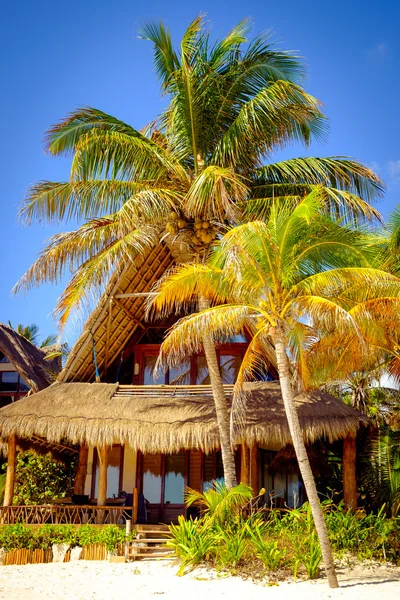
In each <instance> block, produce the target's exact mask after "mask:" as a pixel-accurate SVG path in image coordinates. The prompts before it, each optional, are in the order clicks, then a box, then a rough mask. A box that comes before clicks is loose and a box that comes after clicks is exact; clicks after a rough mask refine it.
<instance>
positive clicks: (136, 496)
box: [132, 487, 139, 525]
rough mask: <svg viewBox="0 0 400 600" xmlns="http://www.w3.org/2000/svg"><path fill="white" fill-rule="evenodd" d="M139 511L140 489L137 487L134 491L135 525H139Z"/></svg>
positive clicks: (133, 516) (133, 510) (133, 511)
mask: <svg viewBox="0 0 400 600" xmlns="http://www.w3.org/2000/svg"><path fill="white" fill-rule="evenodd" d="M138 510H139V494H138V489H137V488H136V487H135V488H134V489H133V509H132V518H133V524H134V525H136V523H137V518H138Z"/></svg>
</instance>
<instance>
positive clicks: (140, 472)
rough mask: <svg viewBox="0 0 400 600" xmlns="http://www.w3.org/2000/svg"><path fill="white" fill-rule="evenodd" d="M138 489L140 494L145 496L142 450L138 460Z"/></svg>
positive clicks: (139, 452)
mask: <svg viewBox="0 0 400 600" xmlns="http://www.w3.org/2000/svg"><path fill="white" fill-rule="evenodd" d="M136 487H137V489H138V492H139V493H141V494H143V453H142V451H141V450H138V452H137V458H136Z"/></svg>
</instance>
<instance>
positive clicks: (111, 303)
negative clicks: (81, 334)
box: [103, 298, 113, 379]
mask: <svg viewBox="0 0 400 600" xmlns="http://www.w3.org/2000/svg"><path fill="white" fill-rule="evenodd" d="M112 305H113V299H112V298H110V299H109V301H108V319H107V331H106V348H105V350H104V375H103V377H104V379H106V378H107V369H108V351H109V348H110V331H111V320H112Z"/></svg>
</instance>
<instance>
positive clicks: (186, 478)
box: [183, 450, 190, 517]
mask: <svg viewBox="0 0 400 600" xmlns="http://www.w3.org/2000/svg"><path fill="white" fill-rule="evenodd" d="M189 469H190V450H186V451H185V474H184V477H183V494H185V489H186V488H187V486H188V483H189ZM183 497H185V496H183ZM183 506H184V509H183V514H184V516H185V517H186V504H185V501H183Z"/></svg>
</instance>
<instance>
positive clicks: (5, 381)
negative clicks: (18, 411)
mask: <svg viewBox="0 0 400 600" xmlns="http://www.w3.org/2000/svg"><path fill="white" fill-rule="evenodd" d="M18 378H19V375H18V373H16V372H15V371H3V372H2V373H1V385H0V391H1V392H17V391H18Z"/></svg>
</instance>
